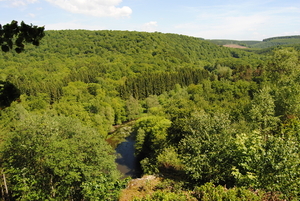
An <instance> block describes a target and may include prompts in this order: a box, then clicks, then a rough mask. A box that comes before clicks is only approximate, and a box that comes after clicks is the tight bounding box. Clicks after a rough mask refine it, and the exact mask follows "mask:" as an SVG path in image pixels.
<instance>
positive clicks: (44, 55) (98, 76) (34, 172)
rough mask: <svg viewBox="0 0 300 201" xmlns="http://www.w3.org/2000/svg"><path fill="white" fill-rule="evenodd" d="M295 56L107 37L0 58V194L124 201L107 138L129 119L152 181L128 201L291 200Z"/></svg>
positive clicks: (298, 63) (293, 48) (299, 177)
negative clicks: (154, 178) (155, 181)
mask: <svg viewBox="0 0 300 201" xmlns="http://www.w3.org/2000/svg"><path fill="white" fill-rule="evenodd" d="M292 39H293V40H295V38H293V37H292ZM272 40H273V42H274V40H283V38H281V37H279V38H274V39H269V40H266V41H264V42H269V43H270V42H272ZM284 40H286V38H285V39H284ZM22 47H23V46H22ZM268 47H269V46H268ZM299 51H300V50H299V46H298V45H297V44H295V43H293V44H289V45H277V44H276V46H272V48H268V49H259V50H258V49H255V50H251V49H234V48H227V47H223V46H218V45H216V44H214V43H212V42H210V41H206V40H203V39H199V38H195V37H189V36H184V35H178V34H164V33H159V32H155V33H147V32H134V31H109V30H104V31H87V30H63V31H45V36H44V37H43V38H42V39H41V40H40V41H39V46H36V45H35V44H30V43H29V44H26V45H25V49H22V52H21V53H18V52H16V51H7V52H6V51H1V52H0V108H1V110H0V122H1V123H0V166H1V167H0V169H1V178H0V187H1V198H2V200H91V201H93V200H126V199H125V198H124V196H125V194H127V195H128V194H129V191H128V187H127V188H126V186H127V184H128V182H130V179H131V178H126V179H123V177H122V175H121V173H120V172H119V171H118V170H117V165H116V163H115V158H116V156H115V154H114V152H115V151H114V148H115V147H113V146H112V145H111V144H110V143H109V140H108V139H109V138H110V137H111V133H112V132H113V131H114V129H115V128H116V127H117V126H120V125H122V124H124V123H125V122H131V123H132V128H131V130H132V133H131V135H132V136H134V139H135V142H136V143H135V155H136V157H137V158H138V160H139V162H140V165H141V168H142V175H141V177H142V176H143V175H155V177H157V178H159V184H157V185H156V186H155V188H152V190H151V191H150V190H149V188H150V187H149V185H148V186H147V185H145V186H144V187H143V188H140V189H137V190H136V191H134V192H131V193H132V194H133V195H132V197H131V198H132V199H131V200H299V198H300V188H299V186H300V150H299V149H300V147H299V146H300V134H299V133H300V130H299V129H300V119H299V118H300V54H299ZM147 189H148V190H149V192H148V191H147ZM126 190H127V191H126ZM143 192H148V194H147V195H144V196H141V193H143ZM134 197H135V198H134ZM127 200H128V199H127Z"/></svg>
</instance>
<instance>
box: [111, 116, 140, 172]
mask: <svg viewBox="0 0 300 201" xmlns="http://www.w3.org/2000/svg"><path fill="white" fill-rule="evenodd" d="M133 123H134V122H129V123H125V124H123V125H120V126H118V127H117V128H116V130H115V131H114V132H113V133H111V134H110V136H109V138H108V139H107V142H108V143H109V144H110V145H111V146H112V147H113V148H115V151H116V154H117V158H116V163H117V168H118V170H119V171H120V172H121V173H122V175H123V178H125V177H128V176H130V177H132V178H138V177H140V176H141V168H140V164H139V161H138V160H137V158H136V157H135V155H134V152H135V148H134V144H135V141H134V137H133V136H132V130H131V128H132V125H133Z"/></svg>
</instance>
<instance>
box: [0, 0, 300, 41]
mask: <svg viewBox="0 0 300 201" xmlns="http://www.w3.org/2000/svg"><path fill="white" fill-rule="evenodd" d="M12 20H17V21H22V20H23V21H24V22H25V23H28V24H30V23H32V24H34V25H39V26H45V27H46V29H47V30H53V29H55V30H59V29H88V30H103V29H107V30H130V31H133V30H135V31H149V32H153V31H158V32H163V33H178V34H184V35H189V36H195V37H202V38H205V39H236V40H262V39H264V38H268V37H273V36H284V35H300V1H299V0H243V1H241V0H0V24H2V25H3V24H6V23H9V22H11V21H12Z"/></svg>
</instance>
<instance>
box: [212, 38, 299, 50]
mask: <svg viewBox="0 0 300 201" xmlns="http://www.w3.org/2000/svg"><path fill="white" fill-rule="evenodd" d="M208 41H210V42H212V43H214V44H217V45H224V46H226V45H233V44H235V45H241V46H245V47H248V48H270V47H274V46H280V45H296V44H300V36H297V35H296V36H279V37H272V38H267V39H263V40H262V41H238V40H208Z"/></svg>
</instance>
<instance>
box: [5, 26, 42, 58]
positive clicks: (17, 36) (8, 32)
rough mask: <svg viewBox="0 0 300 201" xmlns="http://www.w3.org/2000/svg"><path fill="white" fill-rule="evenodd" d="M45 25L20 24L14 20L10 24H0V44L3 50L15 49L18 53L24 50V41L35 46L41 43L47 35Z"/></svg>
mask: <svg viewBox="0 0 300 201" xmlns="http://www.w3.org/2000/svg"><path fill="white" fill-rule="evenodd" d="M44 29H45V28H44V27H38V26H34V25H32V24H31V25H28V24H25V23H24V22H23V21H22V22H21V24H20V25H18V22H17V21H15V20H13V21H12V22H11V23H10V24H9V23H8V24H6V25H3V26H2V25H1V24H0V45H1V50H2V51H3V52H8V51H10V50H12V49H14V50H15V51H16V52H17V53H20V52H22V51H24V48H25V45H24V43H31V44H33V45H35V46H38V45H39V44H40V40H41V39H42V38H43V37H44V36H45V34H44Z"/></svg>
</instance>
